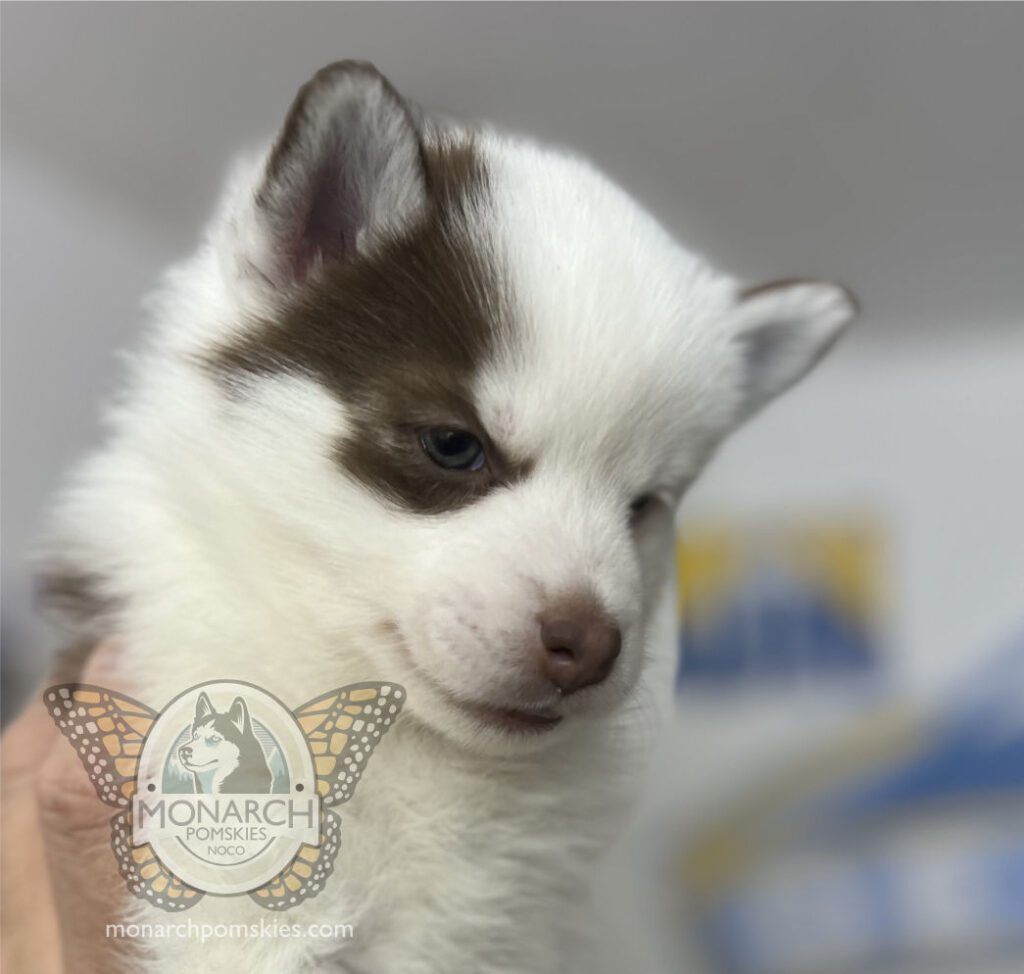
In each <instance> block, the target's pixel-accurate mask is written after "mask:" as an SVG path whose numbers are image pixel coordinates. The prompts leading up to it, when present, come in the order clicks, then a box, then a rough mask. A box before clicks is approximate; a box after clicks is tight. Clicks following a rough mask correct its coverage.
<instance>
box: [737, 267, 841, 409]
mask: <svg viewBox="0 0 1024 974" xmlns="http://www.w3.org/2000/svg"><path fill="white" fill-rule="evenodd" d="M857 310H858V306H857V300H856V298H854V296H853V294H852V293H851V292H850V291H848V290H847V289H846V288H845V287H842V286H841V285H839V284H829V283H827V282H825V281H776V282H773V283H770V284H762V285H759V286H757V287H751V288H747V289H745V290H743V291H741V292H740V293H739V296H738V300H737V304H736V307H735V308H734V311H733V314H732V316H731V322H730V328H731V331H732V334H733V336H734V339H735V341H736V342H738V343H739V345H740V347H741V349H742V354H743V366H744V373H743V384H744V387H743V405H742V414H743V416H744V417H747V416H751V415H753V414H754V413H756V412H757V411H758V410H759V409H761V407H762V406H764V405H766V404H767V403H768V402H770V401H771V400H772V399H774V398H775V397H776V396H777V395H779V393H781V392H785V390H786V389H788V388H789V387H790V386H791V385H793V384H794V383H795V382H797V381H798V380H799V379H801V378H803V376H804V375H806V374H807V373H808V372H809V371H810V370H811V368H813V367H814V365H815V364H816V363H817V362H818V360H819V359H820V358H821V357H822V356H823V355H824V354H825V353H826V352H827V351H828V350H829V349H830V348H831V347H832V345H833V344H834V343H835V341H836V339H838V338H839V336H840V335H841V334H842V333H843V331H844V330H845V328H846V326H847V325H848V324H849V323H850V322H851V321H852V320H853V318H854V316H855V315H856V314H857Z"/></svg>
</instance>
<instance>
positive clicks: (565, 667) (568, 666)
mask: <svg viewBox="0 0 1024 974" xmlns="http://www.w3.org/2000/svg"><path fill="white" fill-rule="evenodd" d="M540 641H541V663H540V668H541V673H543V674H544V676H545V677H547V679H549V680H550V681H551V682H552V683H553V684H554V685H555V686H556V687H558V689H559V690H561V691H562V693H575V692H576V691H577V690H582V689H583V688H584V687H590V686H594V684H596V683H600V682H601V681H602V680H603V679H604V678H605V677H606V676H608V674H609V673H611V671H612V666H613V665H614V663H615V657H616V656H618V655H619V650H620V649H622V633H620V632H619V630H618V629H617V628H616V627H615V626H614V625H612V623H610V622H609V621H608V619H607V618H606V617H605V616H604V615H603V614H602V613H601V612H600V611H599V610H598V609H596V608H595V607H582V606H581V607H573V608H562V609H557V610H552V611H549V612H547V613H545V614H544V615H543V616H541V620H540Z"/></svg>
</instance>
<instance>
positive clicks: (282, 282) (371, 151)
mask: <svg viewBox="0 0 1024 974" xmlns="http://www.w3.org/2000/svg"><path fill="white" fill-rule="evenodd" d="M425 204H426V176H425V172H424V167H423V158H422V153H421V145H420V135H419V128H418V124H417V120H416V110H415V109H414V108H413V107H412V106H410V105H409V104H408V103H407V102H406V101H405V100H404V99H403V98H402V97H401V96H400V95H399V94H398V92H396V91H395V89H394V88H393V87H392V86H391V84H390V83H389V82H388V80H387V79H386V78H385V77H384V76H383V75H381V74H380V72H378V71H377V69H376V68H375V67H373V65H371V64H366V63H363V62H358V61H339V62H337V63H336V64H331V65H329V66H328V67H326V68H323V69H322V70H321V71H318V72H317V73H316V74H315V75H314V76H313V78H312V79H311V80H310V81H309V82H307V83H306V84H305V85H303V87H302V88H301V89H300V90H299V93H298V95H297V96H296V98H295V101H294V102H293V103H292V107H291V109H290V110H289V112H288V116H287V118H286V119H285V123H284V127H283V128H282V129H281V132H280V134H279V135H278V137H277V140H276V142H275V143H274V146H273V148H272V149H271V151H270V154H269V156H268V157H267V159H266V163H265V165H264V167H263V169H262V171H261V173H260V175H259V177H258V179H257V183H256V188H255V190H254V191H252V190H251V184H250V188H248V189H247V192H246V198H245V199H243V200H241V201H239V205H238V207H237V208H236V212H235V213H233V214H230V215H229V219H230V221H231V224H232V227H231V228H232V229H233V230H234V239H233V240H232V241H231V242H230V243H229V246H231V247H232V249H233V250H234V251H235V253H234V255H233V256H234V258H235V261H234V266H233V270H234V272H235V273H236V274H238V275H240V276H241V277H242V278H247V277H248V278H251V277H255V278H257V279H258V282H257V283H258V284H262V285H263V286H264V287H265V286H269V287H270V288H272V289H285V288H287V287H289V286H290V285H291V284H293V283H295V282H296V281H300V280H302V279H304V278H306V277H308V276H309V275H310V274H313V273H315V272H316V270H317V269H318V268H319V267H320V266H321V265H322V264H324V263H328V262H330V261H333V260H343V259H347V258H351V257H352V256H353V255H355V254H357V253H361V252H365V251H366V250H367V249H369V248H371V247H372V246H373V244H374V243H375V242H376V241H378V240H379V239H381V238H382V237H383V236H386V235H387V234H389V233H393V232H397V231H400V230H401V229H402V228H403V227H406V226H408V225H409V224H410V223H411V222H413V221H414V220H415V219H416V218H417V216H418V215H419V214H420V213H421V212H422V211H423V209H424V207H425ZM239 211H240V212H239Z"/></svg>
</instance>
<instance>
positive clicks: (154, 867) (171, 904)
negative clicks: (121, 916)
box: [110, 812, 203, 913]
mask: <svg viewBox="0 0 1024 974" xmlns="http://www.w3.org/2000/svg"><path fill="white" fill-rule="evenodd" d="M110 845H111V847H112V848H113V850H114V855H115V856H116V857H117V866H118V869H119V870H120V872H121V878H122V879H124V881H125V882H126V883H127V884H128V889H129V890H131V892H132V893H134V894H135V895H136V896H137V897H138V898H139V899H140V900H145V901H146V902H147V903H152V904H153V906H157V907H159V908H160V909H161V910H167V911H168V912H174V913H180V912H181V911H182V910H187V909H188V908H189V907H190V906H195V905H196V903H198V902H199V901H200V900H201V899H202V898H203V893H202V891H201V890H198V889H194V888H193V887H191V886H188V885H186V884H185V883H183V882H182V881H181V880H180V879H178V877H177V876H175V875H174V873H172V872H171V871H170V870H169V869H168V868H167V867H166V866H165V865H164V864H163V863H162V862H161V861H160V860H159V859H158V858H157V855H156V853H155V852H154V851H153V847H152V846H151V845H149V843H146V844H145V845H140V846H132V813H131V812H118V813H117V815H115V816H114V817H113V818H112V819H111V820H110Z"/></svg>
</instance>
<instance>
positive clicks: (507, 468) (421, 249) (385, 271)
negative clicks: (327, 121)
mask: <svg viewBox="0 0 1024 974" xmlns="http://www.w3.org/2000/svg"><path fill="white" fill-rule="evenodd" d="M423 160H424V167H425V172H426V182H427V191H428V206H427V210H426V213H425V215H424V216H423V217H422V218H421V219H420V220H419V221H418V222H417V223H416V224H415V225H414V226H412V227H410V228H408V229H407V230H406V231H405V232H403V233H402V234H401V235H396V236H393V237H392V238H390V239H388V240H386V241H384V242H383V243H382V244H381V245H379V246H377V247H375V248H374V249H373V251H372V252H371V253H370V254H369V255H361V254H357V255H354V256H352V257H350V258H349V259H345V260H339V261H335V262H333V263H332V264H330V265H329V266H326V267H324V268H323V269H322V270H321V272H320V273H319V274H317V275H315V276H314V278H313V279H312V280H309V281H307V282H306V283H304V284H303V285H302V286H301V287H300V289H299V290H298V293H297V294H296V296H295V298H294V299H293V300H292V301H291V302H290V303H289V305H288V306H287V307H286V308H285V310H284V312H283V313H282V314H281V316H280V317H279V318H277V319H276V320H272V321H265V322H262V323H260V324H259V325H258V326H257V327H255V328H254V329H252V330H251V331H250V332H249V333H248V334H247V335H246V336H245V337H243V338H241V339H239V340H237V341H235V342H233V343H232V344H230V345H228V346H226V347H223V348H221V349H219V350H218V351H217V352H216V354H215V355H214V357H213V359H212V362H211V364H212V366H213V368H214V369H215V371H216V372H217V373H218V374H220V375H221V376H222V377H224V378H226V379H228V380H229V381H230V378H231V377H232V376H233V375H234V376H237V375H238V374H240V373H241V374H249V375H266V374H274V373H280V372H298V373H300V374H304V375H308V376H311V377H313V378H314V379H316V380H317V381H319V382H321V383H323V384H324V385H325V386H326V387H327V388H328V389H330V390H331V392H332V393H333V394H335V395H336V396H337V397H338V398H339V399H340V400H341V401H342V402H344V404H345V405H346V407H347V411H348V415H349V418H350V421H351V424H352V427H353V429H354V432H353V433H352V434H350V435H348V436H346V437H345V438H344V439H343V440H342V441H341V442H340V443H339V444H338V445H337V450H336V459H337V461H338V463H339V464H340V465H341V466H343V467H344V469H345V470H346V471H347V472H348V473H349V474H351V475H352V476H354V477H356V478H358V479H359V480H360V481H362V482H363V483H364V484H365V485H366V486H367V487H369V488H370V489H371V490H373V491H374V492H376V493H377V494H379V495H380V496H381V497H384V498H386V499H387V500H389V501H391V502H394V503H397V504H399V505H401V506H402V507H405V508H407V509H409V510H412V511H416V512H420V513H439V512H443V511H450V510H454V509H457V508H459V507H462V506H464V505H466V504H468V503H470V502H472V501H473V500H474V499H476V498H478V497H480V496H481V495H482V494H484V493H486V492H487V491H488V490H490V489H492V488H493V487H495V486H496V485H498V484H501V483H505V482H509V481H511V480H514V479H516V478H518V477H521V476H523V475H525V474H526V473H527V472H528V470H529V462H528V461H527V460H526V458H518V459H517V460H514V459H512V458H510V457H507V456H505V455H503V454H502V452H501V450H500V449H499V447H498V446H497V444H495V443H493V442H491V441H490V440H489V438H488V435H487V431H486V430H485V429H483V427H482V424H481V422H480V420H479V417H478V416H477V415H476V413H475V410H474V408H473V403H472V397H471V393H470V389H471V384H472V380H473V378H474V377H475V376H476V375H477V374H478V373H479V371H480V369H481V367H482V366H483V365H484V364H486V362H487V361H488V360H489V359H490V357H491V356H492V355H493V354H494V353H495V351H496V349H497V348H499V347H500V345H501V343H502V342H503V341H504V340H505V338H506V336H507V334H508V330H509V315H510V311H509V302H508V301H507V300H506V298H505V295H504V293H503V289H502V284H501V280H500V277H499V275H498V273H497V272H496V270H495V268H494V267H493V266H492V265H491V263H490V262H489V261H488V258H487V255H485V254H482V253H480V252H479V250H478V249H477V248H476V247H474V246H473V244H472V242H471V239H470V234H469V233H468V232H467V226H468V224H469V222H470V220H471V219H472V211H473V210H474V208H476V207H478V206H481V205H482V204H483V203H484V202H485V200H486V194H487V173H486V170H485V168H484V167H483V165H482V163H481V162H480V160H479V158H478V157H477V154H476V153H475V152H474V149H473V146H472V144H471V143H470V142H462V143H453V144H444V145H437V146H425V147H424V149H423ZM435 426H438V427H439V426H451V427H459V428H463V429H467V430H470V431H471V432H473V433H474V434H475V435H477V436H478V437H479V438H480V440H481V441H482V442H483V443H484V445H485V448H486V449H487V454H488V465H487V467H486V468H485V469H484V470H481V471H479V472H462V471H447V470H443V469H441V468H439V467H437V466H436V465H435V464H433V463H432V462H431V461H430V460H429V459H428V458H427V457H426V456H425V455H424V454H423V451H422V449H421V447H420V444H419V432H420V431H421V430H422V429H424V428H427V427H435Z"/></svg>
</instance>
